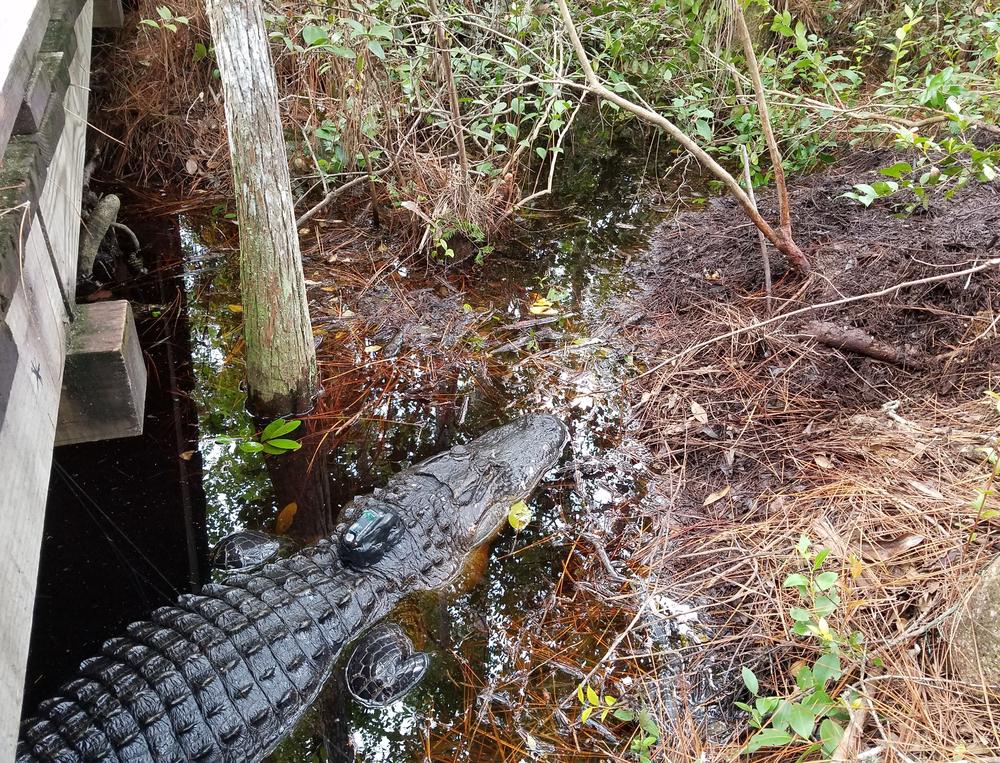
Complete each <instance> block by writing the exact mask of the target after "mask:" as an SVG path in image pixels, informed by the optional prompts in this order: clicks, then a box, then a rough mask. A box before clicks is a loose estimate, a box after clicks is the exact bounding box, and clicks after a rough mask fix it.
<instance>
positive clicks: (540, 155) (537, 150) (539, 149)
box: [535, 146, 548, 159]
mask: <svg viewBox="0 0 1000 763" xmlns="http://www.w3.org/2000/svg"><path fill="white" fill-rule="evenodd" d="M535 153H536V154H538V158H539V159H544V158H545V154H546V153H548V152H547V151H546V150H545V148H544V147H543V146H536V147H535Z"/></svg>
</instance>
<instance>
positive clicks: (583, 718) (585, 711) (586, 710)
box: [580, 705, 594, 723]
mask: <svg viewBox="0 0 1000 763" xmlns="http://www.w3.org/2000/svg"><path fill="white" fill-rule="evenodd" d="M593 712H594V707H593V706H592V705H590V706H588V707H585V708H583V715H582V716H580V720H581V721H583V722H584V723H586V722H587V719H588V718H589V717H590V715H591V713H593Z"/></svg>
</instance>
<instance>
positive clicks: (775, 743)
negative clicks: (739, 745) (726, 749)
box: [747, 729, 792, 752]
mask: <svg viewBox="0 0 1000 763" xmlns="http://www.w3.org/2000/svg"><path fill="white" fill-rule="evenodd" d="M791 742H792V735H791V734H789V733H788V732H787V731H778V729H761V730H760V731H758V732H757V733H756V734H754V735H753V736H752V737H750V741H748V742H747V752H757V750H759V749H761V748H762V747H784V746H785V745H787V744H789V743H791Z"/></svg>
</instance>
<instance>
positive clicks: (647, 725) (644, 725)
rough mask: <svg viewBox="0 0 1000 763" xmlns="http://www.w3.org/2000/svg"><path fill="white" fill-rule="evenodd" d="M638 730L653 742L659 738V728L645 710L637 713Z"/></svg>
mask: <svg viewBox="0 0 1000 763" xmlns="http://www.w3.org/2000/svg"><path fill="white" fill-rule="evenodd" d="M639 728H641V729H642V730H643V731H645V732H646V733H647V734H648V735H649V736H650V737H651V738H652V740H653V742H655V741H656V740H657V739H659V738H660V727H659V726H657V725H656V721H654V720H653V719H652V718H651V717H650V715H649V711H648V710H647V709H646V708H643V709H642V710H640V711H639ZM650 744H651V743H650Z"/></svg>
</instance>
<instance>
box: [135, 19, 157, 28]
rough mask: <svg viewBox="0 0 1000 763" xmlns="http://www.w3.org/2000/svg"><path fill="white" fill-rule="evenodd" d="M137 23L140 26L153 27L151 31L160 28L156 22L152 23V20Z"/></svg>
mask: <svg viewBox="0 0 1000 763" xmlns="http://www.w3.org/2000/svg"><path fill="white" fill-rule="evenodd" d="M139 23H140V24H142V25H143V26H151V27H153V29H159V28H160V25H159V23H157V22H156V21H153V19H143V20H142V21H140V22H139Z"/></svg>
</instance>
